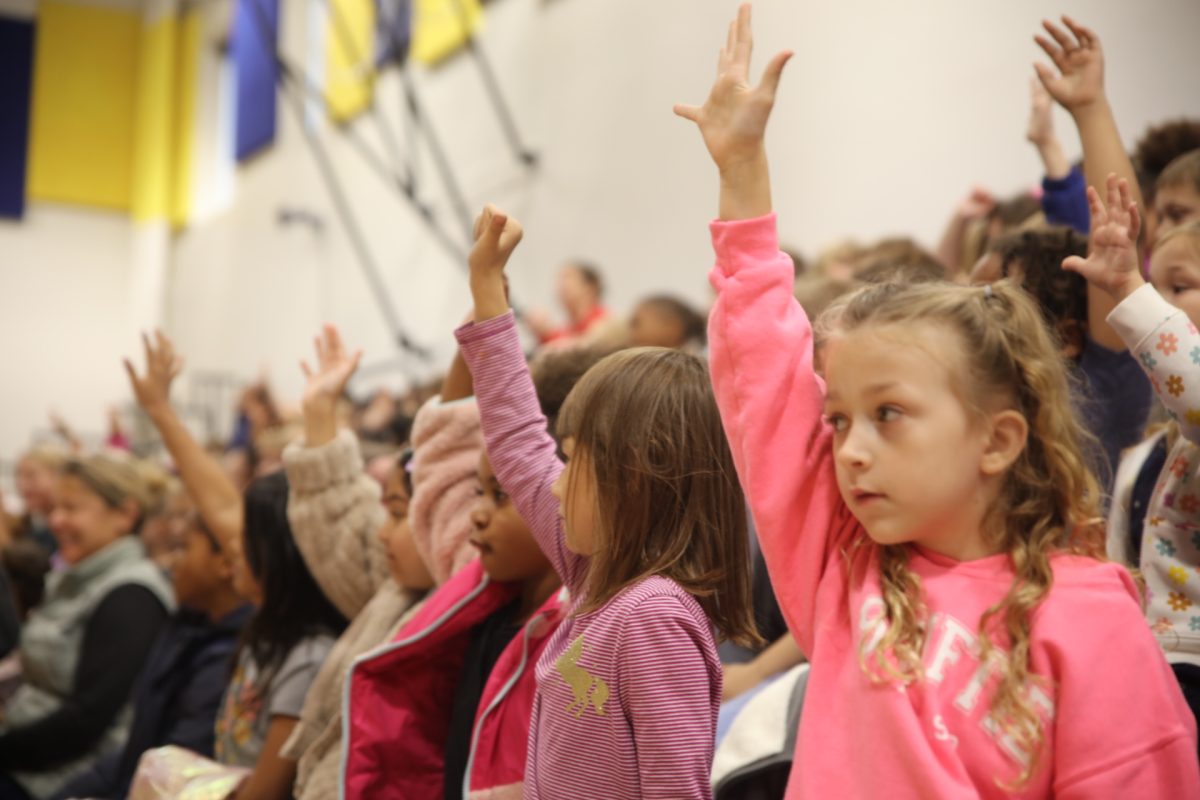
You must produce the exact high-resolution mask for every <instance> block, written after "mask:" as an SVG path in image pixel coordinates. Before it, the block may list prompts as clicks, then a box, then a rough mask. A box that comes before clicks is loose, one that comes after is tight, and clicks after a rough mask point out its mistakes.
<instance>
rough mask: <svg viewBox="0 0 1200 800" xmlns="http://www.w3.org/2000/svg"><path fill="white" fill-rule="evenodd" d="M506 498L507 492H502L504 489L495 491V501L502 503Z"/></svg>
mask: <svg viewBox="0 0 1200 800" xmlns="http://www.w3.org/2000/svg"><path fill="white" fill-rule="evenodd" d="M507 500H508V492H504V491H499V492H496V502H497V503H503V502H506V501H507Z"/></svg>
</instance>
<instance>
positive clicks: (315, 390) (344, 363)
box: [300, 325, 362, 408]
mask: <svg viewBox="0 0 1200 800" xmlns="http://www.w3.org/2000/svg"><path fill="white" fill-rule="evenodd" d="M313 345H314V347H315V350H316V354H317V366H316V369H313V368H312V367H310V366H309V365H308V362H307V361H302V362H300V369H301V370H302V371H303V372H304V377H305V378H306V379H307V380H308V383H307V384H306V385H305V387H304V399H303V403H304V407H305V408H311V407H312V406H313V405H314V404H323V405H333V404H334V403H336V402H337V400H338V398H340V397H341V396H342V395H343V394H345V392H346V384H347V383H349V382H350V378H351V376H353V375H354V373H355V371H356V370H357V369H358V363H359V361H360V360H361V359H362V351H361V350H359V351H357V352H355V353H353V354H350V353H348V352H347V351H346V346H345V344H343V343H342V335H341V333H340V332H339V331H338V329H337V328H336V327H334V326H333V325H326V326H325V327H324V329H322V331H321V335H320V336H318V337H316V338H315V339H314V340H313Z"/></svg>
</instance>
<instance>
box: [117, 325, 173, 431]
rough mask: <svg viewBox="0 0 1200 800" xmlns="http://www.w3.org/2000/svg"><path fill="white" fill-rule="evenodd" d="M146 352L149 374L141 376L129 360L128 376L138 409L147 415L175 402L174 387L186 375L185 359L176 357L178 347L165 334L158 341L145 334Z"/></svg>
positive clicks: (159, 336)
mask: <svg viewBox="0 0 1200 800" xmlns="http://www.w3.org/2000/svg"><path fill="white" fill-rule="evenodd" d="M142 349H143V351H144V353H145V356H146V372H145V374H144V375H138V373H137V370H135V369H134V367H133V363H132V362H131V361H129V359H125V372H126V373H128V375H129V384H130V386H131V387H132V388H133V394H134V397H135V398H136V399H137V402H138V405H139V406H141V407H142V408H143V409H146V410H147V411H149V410H151V409H153V408H156V407H161V406H165V405H167V404H168V403H170V401H171V383H172V382H173V381H174V380H175V378H176V377H177V376H178V375H179V373H180V372H182V371H183V359H182V358H180V357H179V356H177V355H175V347H174V345H172V344H171V340H170V339H168V338H167V337H166V335H165V334H164V333H163V332H162V331H155V332H154V338H153V339H151V337H150V336H149V335H147V334H144V333H143V334H142Z"/></svg>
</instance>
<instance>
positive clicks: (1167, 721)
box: [709, 215, 1200, 798]
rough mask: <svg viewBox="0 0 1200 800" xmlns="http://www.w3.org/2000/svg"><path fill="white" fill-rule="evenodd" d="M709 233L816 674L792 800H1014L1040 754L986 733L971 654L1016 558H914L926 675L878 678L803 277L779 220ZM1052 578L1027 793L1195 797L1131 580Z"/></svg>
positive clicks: (755, 452) (1064, 569)
mask: <svg viewBox="0 0 1200 800" xmlns="http://www.w3.org/2000/svg"><path fill="white" fill-rule="evenodd" d="M711 230H712V237H713V247H714V249H715V250H716V257H717V261H716V266H715V267H714V269H713V271H712V274H711V280H712V284H713V286H714V287H715V288H716V290H717V291H718V293H719V296H718V299H717V303H716V306H715V308H714V310H713V314H712V318H711V321H710V336H709V340H710V342H711V357H712V374H713V382H714V384H715V387H716V392H717V400H718V403H719V405H720V408H721V416H722V419H723V420H724V424H725V429H726V432H727V433H728V435H729V438H730V442H731V445H732V448H733V456H734V461H735V463H736V464H737V469H738V473H739V476H740V477H741V480H742V484H743V486H744V487H745V490H746V492H747V496H748V499H749V502H750V506H751V509H752V511H753V513H754V518H755V521H756V523H757V525H758V536H759V540H760V542H761V544H762V548H763V552H764V554H765V555H766V560H767V565H768V568H769V571H770V573H771V577H772V580H773V582H774V586H775V591H776V594H777V595H778V597H779V602H780V605H781V606H782V608H783V611H784V614H785V616H786V617H787V621H788V625H789V626H790V628H791V629H792V632H793V633H794V634H795V636H796V639H797V641H798V642H799V644H800V648H801V649H802V650H803V651H804V652H805V653H806V654H807V655H808V656H809V658H810V659H811V661H812V671H811V673H810V677H809V682H808V689H807V694H806V696H805V703H804V714H803V717H802V722H801V727H800V735H799V740H798V744H797V752H796V761H795V766H794V767H793V769H792V778H791V781H790V783H789V786H788V792H787V796H788V797H789V798H799V797H811V798H827V797H837V798H858V797H862V798H876V797H888V798H905V797H922V798H930V797H975V796H978V797H1008V796H1011V795H1010V794H1008V793H1007V792H1005V790H1004V789H1002V788H1001V786H1000V785H999V784H998V781H999V782H1008V781H1011V780H1013V779H1014V777H1015V776H1016V775H1017V774H1018V772H1019V767H1020V764H1021V763H1022V761H1023V759H1026V758H1028V754H1027V753H1022V752H1020V751H1019V749H1017V748H1016V747H1014V745H1013V743H1012V742H1011V741H1010V740H1007V739H1006V738H1005V736H1004V735H1003V732H1002V731H1000V730H998V729H997V728H996V727H995V726H994V725H992V724H991V723H990V721H989V720H988V719H987V709H988V705H989V700H990V691H991V689H992V686H993V683H994V673H993V672H992V670H993V669H998V668H1000V667H994V666H993V667H990V668H989V666H986V665H982V664H981V663H980V661H979V658H978V656H977V648H976V631H977V630H978V625H979V618H980V616H981V614H982V613H983V612H984V611H985V610H986V609H987V608H988V607H989V606H991V605H992V604H994V603H996V602H997V601H998V600H1000V598H1001V597H1003V595H1004V594H1005V592H1006V591H1007V590H1008V587H1009V586H1010V584H1011V582H1012V572H1011V569H1010V565H1009V560H1008V557H1007V556H1006V555H998V556H992V557H989V558H984V559H980V560H978V561H970V562H957V561H954V560H952V559H949V558H946V557H943V556H940V555H937V554H934V553H931V552H927V551H924V550H921V549H919V548H918V549H914V551H913V554H912V555H911V557H910V562H909V567H910V568H911V569H912V570H913V571H914V572H915V573H916V574H917V575H919V576H920V579H921V585H922V587H923V589H924V593H925V601H926V604H927V607H928V610H929V614H930V630H929V638H928V644H927V646H926V648H925V654H924V669H925V677H924V679H923V680H921V681H919V682H917V683H915V684H912V685H908V686H901V685H898V684H896V683H890V684H879V683H874V682H872V681H871V679H870V677H869V676H868V675H867V674H866V673H865V672H864V670H863V668H862V666H861V665H860V660H859V644H860V643H864V642H865V643H868V644H869V643H870V642H871V641H872V640H873V639H874V640H876V641H877V638H875V637H877V636H878V635H880V634H881V633H882V628H881V627H880V623H881V619H882V616H883V613H884V607H883V601H882V599H881V593H880V577H879V557H878V553H879V551H878V549H877V548H876V547H875V546H874V545H873V544H872V543H871V542H870V541H869V539H866V532H865V531H864V530H863V528H862V526H861V525H860V524H859V522H858V520H856V519H855V518H854V516H853V515H852V514H851V513H850V511H849V509H848V508H847V507H846V505H845V504H844V503H843V501H842V499H841V495H840V494H839V492H838V487H837V482H836V478H835V476H834V466H833V450H832V432H831V430H830V428H829V427H828V426H827V425H826V424H825V422H824V420H823V416H822V406H823V402H824V393H825V386H824V382H823V381H822V380H821V379H820V378H819V377H818V376H817V375H816V374H815V373H814V372H813V337H812V329H811V326H810V325H809V321H808V319H807V318H806V317H805V315H804V312H803V311H802V310H801V308H800V305H799V304H798V303H797V302H796V301H795V299H794V298H793V296H792V280H793V269H792V262H791V260H790V259H789V258H788V257H787V256H786V255H784V254H782V253H780V252H779V245H778V240H777V238H776V231H775V217H774V215H770V216H767V217H762V218H759V219H752V220H742V221H737V222H714V223H713V224H712V226H711ZM930 479H931V480H936V479H937V476H930ZM856 542H861V543H862V544H861V546H860V547H857V548H854V549H850V548H851V545H852V544H854V543H856ZM848 552H852V553H853V556H852V559H853V563H850V562H848V560H847V555H846V554H847V553H848ZM1051 563H1052V565H1053V569H1054V584H1053V587H1052V588H1051V589H1050V592H1049V594H1048V595H1047V597H1046V599H1045V600H1044V601H1043V602H1042V604H1041V606H1040V607H1039V608H1038V610H1037V611H1036V613H1035V616H1034V623H1033V641H1032V643H1031V652H1030V665H1031V670H1032V672H1033V673H1034V674H1035V675H1037V676H1039V677H1040V678H1041V679H1043V681H1042V682H1041V684H1040V685H1031V686H1030V687H1029V692H1030V696H1031V697H1032V699H1033V701H1034V702H1035V703H1036V704H1037V705H1038V706H1040V707H1041V708H1042V709H1043V710H1044V712H1045V718H1046V719H1047V720H1048V722H1047V724H1046V729H1045V730H1046V733H1045V745H1044V747H1045V750H1044V751H1043V759H1042V763H1043V765H1044V767H1043V768H1042V769H1041V770H1040V771H1039V772H1038V773H1037V774H1036V775H1035V776H1034V778H1033V780H1032V782H1031V783H1030V784H1028V785H1027V786H1026V787H1025V789H1024V791H1023V792H1022V793H1020V794H1018V795H1017V796H1024V797H1045V796H1049V795H1053V796H1056V797H1059V798H1084V797H1087V798H1102V797H1103V798H1109V797H1139V798H1142V797H1147V798H1149V797H1172V798H1174V797H1200V767H1198V765H1197V761H1196V731H1195V724H1194V722H1193V720H1192V718H1191V714H1190V712H1189V711H1188V708H1187V706H1186V705H1185V704H1184V701H1183V697H1182V695H1181V694H1180V692H1179V689H1178V686H1177V684H1176V683H1175V680H1174V678H1173V676H1172V674H1171V672H1170V669H1169V667H1168V666H1167V664H1166V662H1165V660H1164V659H1163V657H1162V654H1161V652H1160V651H1159V650H1158V647H1157V645H1156V644H1155V641H1154V639H1153V637H1152V636H1151V635H1150V632H1149V631H1148V630H1147V628H1146V625H1145V623H1144V622H1143V621H1142V614H1141V610H1140V608H1139V605H1138V595H1137V590H1136V587H1135V585H1134V583H1133V581H1132V580H1131V578H1130V576H1129V574H1128V573H1127V572H1126V570H1125V569H1124V568H1123V567H1121V566H1119V565H1117V564H1113V563H1101V562H1098V561H1095V560H1092V559H1088V558H1082V557H1077V556H1066V555H1063V556H1057V557H1054V558H1053V559H1052V562H1051Z"/></svg>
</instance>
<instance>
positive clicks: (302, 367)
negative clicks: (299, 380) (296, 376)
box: [300, 358, 313, 381]
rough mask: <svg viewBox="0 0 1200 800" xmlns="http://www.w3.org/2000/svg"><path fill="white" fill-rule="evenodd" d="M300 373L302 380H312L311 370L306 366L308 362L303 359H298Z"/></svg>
mask: <svg viewBox="0 0 1200 800" xmlns="http://www.w3.org/2000/svg"><path fill="white" fill-rule="evenodd" d="M300 372H301V374H303V375H304V379H305V380H306V381H311V380H312V376H313V374H312V368H311V367H309V366H308V362H307V361H305V360H304V359H303V358H302V359H300Z"/></svg>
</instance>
